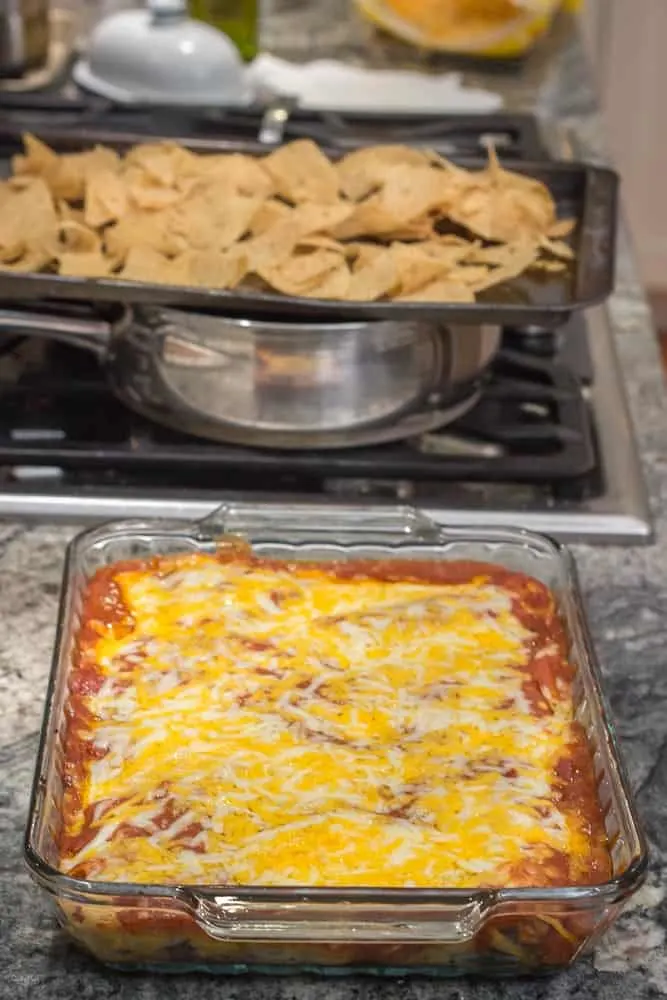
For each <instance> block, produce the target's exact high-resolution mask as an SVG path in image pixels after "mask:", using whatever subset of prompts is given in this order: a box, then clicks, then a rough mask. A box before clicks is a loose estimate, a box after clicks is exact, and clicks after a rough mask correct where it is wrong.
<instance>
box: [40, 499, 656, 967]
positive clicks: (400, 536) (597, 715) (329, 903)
mask: <svg viewBox="0 0 667 1000" xmlns="http://www.w3.org/2000/svg"><path fill="white" fill-rule="evenodd" d="M230 534H231V535H240V536H243V537H245V538H247V539H249V540H250V541H251V542H252V545H253V548H254V550H255V551H256V552H257V553H258V554H261V555H264V556H269V557H271V556H272V557H275V558H289V559H310V560H326V559H336V560H340V559H345V558H361V559H365V558H375V559H377V558H384V557H390V558H391V559H397V558H399V559H401V558H404V559H415V558H419V559H434V560H453V559H466V560H469V559H472V560H481V561H484V562H487V563H494V564H498V565H500V566H502V567H505V568H507V569H510V570H517V571H521V572H524V573H527V574H529V575H531V576H533V577H536V578H537V579H539V580H540V581H542V582H543V583H545V584H546V585H547V586H549V587H550V588H551V589H552V591H553V592H554V594H555V595H556V598H557V601H558V602H559V605H560V610H561V614H562V618H563V621H564V624H565V628H566V632H567V635H568V642H569V646H570V650H569V653H570V658H571V662H572V663H573V665H574V667H575V669H576V681H575V698H576V718H577V720H578V721H579V722H580V723H581V725H582V726H583V728H584V730H585V732H586V734H587V737H588V740H589V743H590V747H591V750H592V753H593V757H594V770H595V779H596V782H597V787H598V796H599V801H600V804H601V806H602V810H603V813H604V818H605V826H606V832H607V836H608V844H609V849H610V854H611V860H612V870H613V873H612V877H611V878H610V879H609V881H607V882H606V883H604V884H602V885H596V886H574V887H572V886H571V887H565V888H548V889H526V888H523V889H500V890H498V889H496V890H473V891H462V890H446V889H391V890H389V889H373V890H370V889H369V890H366V889H345V890H342V889H324V888H308V887H304V888H302V889H294V888H283V889H273V888H258V887H253V888H244V887H239V886H224V885H218V886H216V885H137V884H121V883H117V882H114V883H110V882H107V883H105V882H95V881H89V880H83V879H77V878H73V877H70V876H68V875H65V874H62V873H61V872H59V871H58V868H57V856H56V831H57V827H58V817H59V803H60V801H61V797H62V788H63V786H62V781H61V773H60V766H59V762H60V760H61V756H62V745H61V735H60V734H61V732H62V721H63V707H64V699H65V695H66V681H67V675H68V670H69V666H70V663H71V658H72V651H73V641H74V637H75V634H76V630H77V624H78V616H79V614H80V609H81V602H82V596H83V593H84V590H85V587H86V583H87V581H88V579H89V578H90V577H91V575H92V574H93V573H94V572H95V571H96V570H98V569H99V568H100V567H103V566H106V565H109V564H110V563H114V562H116V561H118V560H124V559H128V558H130V559H131V558H146V557H149V556H153V555H159V554H165V553H174V552H184V551H194V552H196V551H203V552H211V551H214V550H215V547H216V542H217V541H218V540H219V538H220V536H221V535H230ZM25 854H26V859H27V863H28V866H29V868H30V871H31V874H32V876H33V878H34V879H35V881H36V882H37V883H38V885H40V886H41V887H42V889H44V890H45V891H46V893H47V894H48V895H49V897H50V898H51V900H52V901H53V903H54V905H55V911H56V915H57V919H58V920H59V922H60V924H61V925H62V927H63V928H65V930H66V931H67V932H68V934H69V935H70V936H71V937H72V938H73V939H74V940H75V941H76V942H78V943H79V944H80V945H81V946H83V947H84V948H85V949H86V950H88V951H89V952H91V953H92V954H93V955H95V956H96V957H97V958H98V959H100V960H101V961H103V962H105V963H107V964H109V965H113V966H116V967H120V968H126V969H138V968H140V969H151V970H157V971H171V972H181V971H191V970H204V971H209V972H223V973H241V972H246V971H251V972H266V973H274V974H275V973H288V972H297V971H298V972H303V971H316V972H320V973H325V974H327V973H328V974H338V975H340V974H345V973H352V972H366V973H374V974H379V975H401V976H403V975H405V974H407V973H421V974H424V973H426V974H430V975H456V974H465V973H478V974H485V975H516V974H521V973H529V974H535V973H536V972H542V971H550V970H556V969H560V968H563V967H565V966H567V965H569V964H570V963H571V962H573V961H574V960H575V959H576V958H577V957H578V956H579V955H580V954H581V953H582V952H584V951H586V950H587V949H589V948H590V947H591V946H592V945H593V944H594V943H595V941H596V940H597V939H598V937H599V936H600V934H601V933H603V932H604V930H605V929H606V928H607V927H608V926H609V925H610V923H611V922H612V921H613V920H614V918H615V917H616V916H617V914H618V912H619V910H620V909H621V907H622V905H623V903H624V902H625V901H626V900H627V899H628V897H629V896H630V895H631V894H632V893H633V892H635V890H636V889H637V888H638V887H639V886H640V884H641V882H642V879H643V876H644V873H645V870H646V865H647V850H646V844H645V840H644V837H643V834H642V832H641V830H640V828H639V825H638V822H637V817H636V814H635V810H634V807H633V805H632V802H631V799H630V794H629V790H628V784H627V781H626V778H625V775H624V772H623V768H622V765H621V764H620V762H619V758H618V753H617V748H616V743H615V739H614V735H613V730H612V727H611V725H610V723H609V721H608V719H607V716H606V711H605V708H604V705H603V697H602V693H601V688H600V680H599V675H598V668H597V665H596V663H595V657H594V654H593V650H592V646H591V642H590V638H589V635H588V630H587V627H586V623H585V616H584V613H583V610H582V602H581V597H580V594H579V589H578V585H577V580H576V574H575V569H574V563H573V560H572V558H571V556H570V555H569V553H568V552H567V550H565V549H564V548H563V547H562V546H560V545H558V544H556V543H554V542H552V541H550V540H549V539H547V538H544V537H542V536H539V535H534V534H530V533H528V532H525V531H521V530H518V529H517V530H509V529H506V530H495V529H494V530H489V531H486V530H478V529H475V528H471V529H468V528H443V527H440V526H438V525H436V524H434V523H432V522H431V521H429V520H428V519H427V518H425V517H424V516H422V515H421V514H420V513H418V512H417V511H415V510H412V509H410V508H396V507H393V508H392V507H366V506H361V505H358V506H357V505H350V506H339V505H326V506H325V505H316V504H313V505H299V504H295V505H287V504H243V503H238V504H232V505H227V506H223V507H220V508H219V509H218V510H217V511H215V512H214V514H212V515H211V516H210V517H208V518H206V519H205V520H203V521H199V522H196V523H194V524H187V523H185V524H184V523H183V522H167V521H146V522H142V521H125V522H118V523H113V524H108V525H104V526H102V527H98V528H95V529H93V530H92V531H88V532H86V533H84V534H82V535H80V536H79V537H78V538H76V539H75V540H74V542H73V543H72V545H71V546H70V548H69V552H68V557H67V563H66V569H65V577H64V586H63V594H62V602H61V609H60V620H59V625H58V634H57V641H56V650H55V657H54V663H53V669H52V673H51V678H50V682H49V687H48V692H47V703H46V714H45V719H44V725H43V730H42V736H41V744H40V749H39V756H38V761H37V768H36V774H35V781H34V787H33V792H32V801H31V806H30V816H29V821H28V827H27V832H26V843H25Z"/></svg>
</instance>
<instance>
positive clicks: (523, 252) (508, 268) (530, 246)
mask: <svg viewBox="0 0 667 1000" xmlns="http://www.w3.org/2000/svg"><path fill="white" fill-rule="evenodd" d="M538 256H539V249H538V246H537V244H535V243H515V244H513V245H511V246H508V247H507V261H506V263H505V264H503V265H501V266H500V267H496V268H493V269H492V270H490V271H488V273H487V275H486V276H485V277H483V278H480V280H479V281H475V282H474V283H471V284H470V287H471V288H474V290H475V291H476V292H481V291H483V290H484V289H485V288H492V287H493V286H494V285H500V284H502V283H503V282H505V281H509V280H510V279H511V278H518V277H519V276H520V275H522V274H523V273H524V271H527V270H528V269H529V268H530V267H531V266H532V265H533V264H534V262H535V261H536V260H537V257H538Z"/></svg>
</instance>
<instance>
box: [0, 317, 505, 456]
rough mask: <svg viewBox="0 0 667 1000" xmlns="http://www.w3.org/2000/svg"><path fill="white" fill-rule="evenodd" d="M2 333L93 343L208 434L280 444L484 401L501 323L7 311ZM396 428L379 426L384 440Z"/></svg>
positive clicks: (135, 399)
mask: <svg viewBox="0 0 667 1000" xmlns="http://www.w3.org/2000/svg"><path fill="white" fill-rule="evenodd" d="M0 332H6V333H12V334H16V333H24V334H32V335H35V336H40V337H47V338H49V339H53V340H59V341H65V342H67V343H70V344H75V345H76V346H79V347H83V348H86V349H87V350H92V351H94V352H95V354H97V356H98V357H99V359H100V361H101V363H102V364H103V365H104V367H105V369H106V372H107V375H108V378H109V380H110V383H111V385H112V387H113V389H114V392H115V393H116V394H117V395H118V396H119V397H120V398H121V399H122V400H123V401H124V402H125V403H127V404H128V405H129V406H130V407H132V408H133V409H136V410H137V411H139V412H140V413H142V414H144V415H146V416H148V417H151V418H152V419H154V420H156V421H158V422H160V423H163V424H166V425H168V426H171V427H175V428H177V429H178V430H182V431H186V432H188V433H191V434H195V435H198V436H200V437H205V438H211V439H213V440H218V441H227V442H232V443H235V444H244V445H253V446H256V447H271V448H312V447H317V448H323V447H335V448H338V447H347V446H354V445H358V444H365V443H367V442H368V441H369V440H370V439H372V438H373V434H370V430H371V429H373V428H377V429H378V430H379V429H381V428H391V427H394V426H397V423H399V422H400V420H401V418H402V417H404V416H405V415H407V414H411V413H414V412H416V411H419V410H438V411H441V412H442V413H443V420H442V422H443V423H444V422H446V419H447V414H448V413H449V412H450V411H451V413H452V419H453V417H454V415H458V414H459V413H460V412H461V410H462V409H463V408H465V407H466V406H467V405H469V403H470V402H471V401H473V400H474V398H475V386H476V382H477V380H478V379H479V377H480V375H481V374H482V373H483V372H484V370H485V369H486V368H487V366H488V365H489V363H490V362H491V361H492V360H493V358H494V356H495V354H496V352H497V350H498V347H499V344H500V331H499V329H498V328H496V327H469V326H446V327H445V326H440V325H438V324H433V323H424V322H418V323H405V322H360V323H340V324H332V323H326V324H318V323H311V324H308V325H304V324H299V323H285V322H267V321H262V322H257V321H254V320H247V319H230V318H227V317H222V316H216V315H211V314H202V313H192V312H185V311H181V310H175V309H168V308H163V307H154V306H134V307H131V308H129V307H128V308H124V309H122V310H121V311H120V312H119V313H118V314H117V315H116V316H115V317H114V318H113V319H112V320H110V321H107V320H103V319H100V318H99V317H98V316H97V315H93V316H91V317H90V318H89V317H88V316H81V314H80V313H79V314H78V315H77V314H76V313H73V312H71V313H65V314H64V313H63V310H62V308H61V309H60V312H59V313H53V312H50V311H44V312H34V311H23V310H19V309H12V310H7V309H4V310H3V309H0ZM390 436H391V433H390V432H387V433H379V434H378V435H377V437H378V438H379V439H384V440H386V439H387V438H388V437H390Z"/></svg>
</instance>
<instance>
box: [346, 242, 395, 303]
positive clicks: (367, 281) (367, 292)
mask: <svg viewBox="0 0 667 1000" xmlns="http://www.w3.org/2000/svg"><path fill="white" fill-rule="evenodd" d="M399 282H400V273H399V269H398V267H397V266H396V261H395V259H394V258H393V256H392V255H391V253H389V252H388V251H384V253H381V254H378V255H376V256H375V257H374V258H373V259H372V260H370V261H369V262H368V263H367V264H366V265H365V266H364V267H358V268H355V269H354V271H353V273H352V277H351V278H350V287H349V288H348V291H347V298H348V299H350V300H351V301H354V302H377V300H378V299H382V298H385V297H386V296H388V295H391V294H392V292H393V291H394V290H395V289H396V288H397V286H398V285H399Z"/></svg>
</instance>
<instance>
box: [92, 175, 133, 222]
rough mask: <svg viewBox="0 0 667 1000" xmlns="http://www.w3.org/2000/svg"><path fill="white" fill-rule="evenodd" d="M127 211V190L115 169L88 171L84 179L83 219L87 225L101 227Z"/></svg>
mask: <svg viewBox="0 0 667 1000" xmlns="http://www.w3.org/2000/svg"><path fill="white" fill-rule="evenodd" d="M126 211H127V191H126V189H125V185H124V183H123V181H122V179H121V178H120V177H119V176H118V174H117V173H116V172H115V171H112V170H108V169H102V170H95V171H92V172H91V171H89V172H88V175H87V177H86V181H85V194H84V219H85V222H86V224H87V225H88V226H92V227H93V228H94V229H101V228H102V226H106V225H107V224H108V223H109V222H115V221H116V220H117V219H120V218H122V216H123V215H125V212H126Z"/></svg>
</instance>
